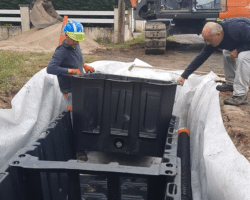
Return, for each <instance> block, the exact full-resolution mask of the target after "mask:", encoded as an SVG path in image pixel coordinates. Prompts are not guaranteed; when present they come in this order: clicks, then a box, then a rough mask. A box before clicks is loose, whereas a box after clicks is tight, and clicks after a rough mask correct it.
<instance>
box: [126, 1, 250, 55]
mask: <svg viewBox="0 0 250 200" xmlns="http://www.w3.org/2000/svg"><path fill="white" fill-rule="evenodd" d="M130 1H131V4H132V6H133V7H134V10H135V19H136V20H147V22H146V25H145V53H146V54H164V53H165V50H166V38H167V37H169V36H171V35H177V34H200V33H201V31H202V28H203V26H204V24H205V23H206V22H208V21H217V20H218V19H227V18H232V17H250V0H141V1H140V2H139V3H137V2H138V1H137V0H130Z"/></svg>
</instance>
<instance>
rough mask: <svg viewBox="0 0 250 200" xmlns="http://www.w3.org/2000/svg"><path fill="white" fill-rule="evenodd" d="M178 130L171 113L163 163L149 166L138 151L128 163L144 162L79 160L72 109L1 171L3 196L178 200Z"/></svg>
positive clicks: (6, 199) (62, 199) (57, 199)
mask: <svg viewBox="0 0 250 200" xmlns="http://www.w3.org/2000/svg"><path fill="white" fill-rule="evenodd" d="M177 130H178V118H176V117H174V116H173V117H172V119H171V122H170V126H169V129H168V138H169V139H168V138H167V140H166V141H165V149H164V152H163V155H162V158H155V159H160V162H154V163H153V164H151V163H150V162H148V163H149V165H147V164H146V163H147V161H150V159H152V157H145V156H138V155H126V156H128V158H129V160H128V161H130V162H131V160H133V162H134V163H136V161H138V160H139V161H140V163H139V164H137V163H136V164H134V165H133V163H132V164H131V163H130V164H129V165H127V164H126V163H123V164H120V163H119V162H117V161H116V160H113V161H112V162H108V163H101V162H90V161H88V162H79V161H77V160H75V152H74V149H73V148H72V147H73V142H72V140H71V138H72V137H71V136H72V134H73V132H72V129H71V119H70V113H69V112H64V113H63V114H62V115H60V116H59V117H58V118H57V119H55V120H53V121H52V122H51V123H50V125H49V126H48V128H47V129H45V130H44V131H43V132H42V133H41V135H40V136H39V137H38V138H37V139H36V140H35V141H34V142H32V143H31V144H29V145H28V146H27V147H25V148H23V149H21V150H19V151H18V152H17V153H16V155H14V156H13V157H12V158H11V160H10V161H9V167H8V168H5V170H4V171H3V172H2V171H1V170H0V199H1V200H17V199H18V200H95V199H98V200H100V199H101V200H138V199H139V200H146V199H147V200H156V199H157V200H180V199H181V182H180V179H181V177H180V173H181V172H180V170H181V168H180V166H181V165H180V159H179V158H178V157H176V155H177V137H178V136H177ZM88 153H90V152H88ZM99 153H102V152H99ZM103 154H104V153H103ZM106 154H107V155H111V154H114V153H106ZM120 157H121V156H120ZM91 159H92V158H91V157H89V160H91ZM92 160H93V159H92ZM6 169H7V170H6Z"/></svg>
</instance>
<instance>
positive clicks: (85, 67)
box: [83, 64, 95, 73]
mask: <svg viewBox="0 0 250 200" xmlns="http://www.w3.org/2000/svg"><path fill="white" fill-rule="evenodd" d="M83 68H84V70H85V72H86V73H88V72H94V71H95V69H94V68H93V67H90V66H88V65H86V64H84V65H83Z"/></svg>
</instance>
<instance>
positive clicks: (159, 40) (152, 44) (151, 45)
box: [145, 22, 167, 54]
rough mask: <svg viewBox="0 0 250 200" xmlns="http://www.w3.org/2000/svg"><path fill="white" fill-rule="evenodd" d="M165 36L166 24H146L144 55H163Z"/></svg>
mask: <svg viewBox="0 0 250 200" xmlns="http://www.w3.org/2000/svg"><path fill="white" fill-rule="evenodd" d="M166 36H167V33H166V24H164V23H162V22H146V24H145V54H165V52H166V43H167V41H166Z"/></svg>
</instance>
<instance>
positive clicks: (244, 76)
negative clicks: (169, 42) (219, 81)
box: [224, 51, 250, 105]
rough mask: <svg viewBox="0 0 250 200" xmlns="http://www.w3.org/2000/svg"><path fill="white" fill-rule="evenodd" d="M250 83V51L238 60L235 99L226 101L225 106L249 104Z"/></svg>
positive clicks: (240, 55)
mask: <svg viewBox="0 0 250 200" xmlns="http://www.w3.org/2000/svg"><path fill="white" fill-rule="evenodd" d="M249 81H250V51H245V52H241V53H240V54H239V55H238V58H237V59H236V71H235V79H234V84H233V86H234V92H233V97H231V98H229V99H225V100H224V103H225V104H230V105H241V104H245V103H247V93H248V89H249Z"/></svg>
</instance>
